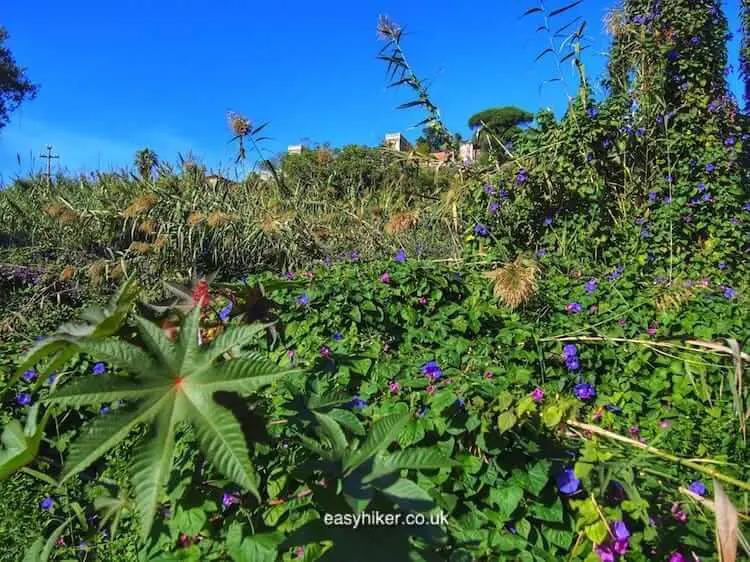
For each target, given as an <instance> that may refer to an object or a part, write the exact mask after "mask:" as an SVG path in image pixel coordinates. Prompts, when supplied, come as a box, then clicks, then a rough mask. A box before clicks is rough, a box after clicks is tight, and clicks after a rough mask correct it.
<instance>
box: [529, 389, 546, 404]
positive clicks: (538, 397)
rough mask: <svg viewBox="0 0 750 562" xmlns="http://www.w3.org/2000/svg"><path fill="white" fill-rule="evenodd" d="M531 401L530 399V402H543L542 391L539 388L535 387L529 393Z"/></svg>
mask: <svg viewBox="0 0 750 562" xmlns="http://www.w3.org/2000/svg"><path fill="white" fill-rule="evenodd" d="M531 399H532V400H533V401H534V402H541V401H542V400H544V390H543V389H541V388H539V387H536V388H535V389H534V390H533V391H532V392H531Z"/></svg>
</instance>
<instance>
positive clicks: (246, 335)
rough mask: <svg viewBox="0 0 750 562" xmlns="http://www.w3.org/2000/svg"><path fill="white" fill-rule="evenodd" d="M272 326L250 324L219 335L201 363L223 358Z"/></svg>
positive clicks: (204, 353) (204, 354)
mask: <svg viewBox="0 0 750 562" xmlns="http://www.w3.org/2000/svg"><path fill="white" fill-rule="evenodd" d="M270 325H271V324H250V325H246V326H240V327H233V328H230V329H229V330H227V331H226V332H224V333H223V334H221V335H219V336H218V337H217V338H216V339H215V340H214V341H213V343H212V344H211V346H210V347H209V348H208V349H207V350H206V351H205V352H203V354H202V355H201V363H211V362H213V361H214V360H216V359H218V358H220V357H223V355H224V354H225V353H229V352H230V351H232V350H233V349H235V348H240V347H242V346H243V345H245V344H247V343H249V342H251V341H252V340H253V339H254V338H255V336H256V335H258V334H259V333H260V332H263V331H264V330H265V329H266V328H268V327H269V326H270Z"/></svg>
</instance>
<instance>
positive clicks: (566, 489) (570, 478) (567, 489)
mask: <svg viewBox="0 0 750 562" xmlns="http://www.w3.org/2000/svg"><path fill="white" fill-rule="evenodd" d="M556 480H557V489H558V490H560V491H561V492H562V493H563V494H566V495H570V494H575V493H576V492H577V491H578V490H579V489H580V487H581V481H580V480H579V479H578V478H576V473H575V471H574V470H573V469H572V468H566V469H565V470H563V471H562V472H561V473H560V474H558V475H557V478H556Z"/></svg>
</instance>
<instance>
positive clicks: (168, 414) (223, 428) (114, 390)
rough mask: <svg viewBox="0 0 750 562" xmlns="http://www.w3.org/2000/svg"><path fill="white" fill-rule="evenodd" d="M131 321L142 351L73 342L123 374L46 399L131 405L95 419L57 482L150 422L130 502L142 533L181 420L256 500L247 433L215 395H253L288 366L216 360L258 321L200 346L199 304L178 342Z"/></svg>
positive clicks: (120, 344)
mask: <svg viewBox="0 0 750 562" xmlns="http://www.w3.org/2000/svg"><path fill="white" fill-rule="evenodd" d="M135 323H136V325H137V328H138V332H139V334H140V337H141V340H142V341H143V344H144V347H143V348H141V347H137V346H136V345H134V344H132V343H128V342H126V341H123V340H120V339H116V338H108V339H106V340H90V339H86V340H78V341H76V342H75V345H76V347H77V348H78V350H79V351H80V352H81V353H86V354H87V355H89V356H91V357H93V358H95V359H96V360H99V361H105V362H107V363H109V364H110V365H112V366H113V367H117V368H120V369H122V370H124V371H125V372H127V373H128V375H127V376H124V375H118V374H109V375H104V376H100V377H89V378H85V379H79V380H75V381H72V382H71V383H70V384H69V385H67V386H64V387H63V388H62V389H60V390H59V391H56V392H53V393H52V394H51V395H50V396H49V398H47V400H46V402H48V403H51V404H55V405H61V406H70V407H80V406H85V405H100V404H103V403H109V402H114V401H117V400H127V401H128V402H129V403H131V404H132V406H130V407H125V408H122V409H119V410H117V411H116V412H113V413H110V414H108V415H107V416H102V417H100V418H98V419H96V420H95V421H94V422H93V423H91V425H90V426H89V428H88V431H87V433H85V434H84V435H83V436H82V437H80V438H79V439H78V440H77V441H75V442H74V443H73V444H72V445H71V449H70V454H69V455H68V458H67V461H66V463H65V465H64V468H63V472H62V474H61V477H60V482H61V483H64V482H66V481H67V480H69V479H70V478H71V477H73V476H74V475H76V474H78V473H79V472H81V471H82V470H85V469H86V468H87V467H89V466H90V465H91V464H92V463H93V462H94V461H96V460H97V459H99V458H100V457H101V456H102V455H104V454H105V453H106V452H107V451H109V450H110V449H112V448H113V447H115V446H116V445H118V444H119V443H121V442H122V441H123V439H125V438H126V437H127V436H128V435H129V434H130V433H131V432H132V431H133V430H134V429H135V428H137V427H139V426H142V425H148V426H149V428H150V432H149V434H148V437H147V439H146V440H145V441H144V442H143V443H142V444H140V445H139V446H138V448H137V450H136V453H135V457H134V461H133V464H132V480H133V488H134V492H135V502H136V506H137V509H138V513H139V519H140V528H141V535H142V537H143V538H145V537H146V536H148V534H149V532H150V530H151V526H152V524H153V520H154V514H155V512H156V508H157V506H158V504H159V502H160V501H161V498H162V493H163V490H164V486H165V484H166V482H167V479H168V476H169V473H170V471H171V469H172V463H173V456H174V449H175V440H176V434H177V427H178V426H179V425H181V424H182V423H183V422H188V423H190V424H191V425H192V426H193V427H194V429H195V431H196V435H197V437H198V443H199V446H200V448H201V450H202V451H203V453H204V454H205V456H206V458H207V459H208V460H209V462H211V463H212V465H213V466H214V467H215V468H216V470H218V471H219V472H220V473H222V474H223V475H224V476H226V477H227V478H229V479H230V480H232V481H233V482H235V483H236V484H237V485H238V486H240V487H241V488H242V489H244V490H246V491H248V492H251V493H253V494H254V495H255V496H256V497H259V493H258V484H257V482H258V478H257V475H256V472H255V470H254V468H253V466H252V464H251V462H250V458H249V453H248V448H247V445H246V442H245V435H244V434H243V432H242V429H241V428H240V424H239V423H238V421H237V420H236V419H235V417H234V416H233V415H232V413H231V412H230V411H229V410H227V409H225V408H223V407H221V406H219V405H218V404H217V403H216V402H215V401H214V399H213V395H214V394H215V393H216V392H236V393H241V394H246V393H250V392H253V391H255V390H257V389H258V388H260V387H262V386H266V385H268V384H271V383H272V382H274V381H276V380H277V379H279V378H281V377H284V376H286V375H287V374H289V373H290V372H292V371H289V370H282V369H280V368H279V367H278V366H277V365H276V364H275V363H273V362H272V361H270V360H268V359H266V358H265V357H263V356H261V355H257V354H253V353H243V355H242V357H241V358H238V359H230V360H222V361H219V359H223V358H224V357H225V355H226V354H227V353H229V352H230V351H232V350H237V349H239V348H241V347H242V346H243V345H245V344H247V343H248V342H250V341H251V340H252V339H253V338H254V337H255V336H256V334H257V333H258V332H260V331H262V330H263V328H264V326H263V325H261V324H255V325H248V326H242V327H239V328H234V329H232V330H229V331H227V332H225V333H224V334H222V335H220V336H219V337H217V338H216V340H215V341H214V342H213V344H212V345H211V346H210V347H208V348H207V349H204V348H202V347H201V346H200V345H199V344H198V332H199V328H200V308H199V307H197V306H196V307H195V308H194V309H193V311H192V312H191V313H190V314H189V315H188V316H187V317H186V318H185V320H184V321H183V324H182V326H181V329H180V334H179V336H178V337H177V341H176V342H172V341H170V340H169V339H168V338H167V337H166V335H165V334H164V332H163V331H162V330H161V328H159V327H158V326H157V325H156V324H154V323H152V322H150V321H149V320H146V319H144V318H141V317H136V318H135Z"/></svg>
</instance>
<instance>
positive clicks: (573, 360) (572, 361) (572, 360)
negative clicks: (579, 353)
mask: <svg viewBox="0 0 750 562" xmlns="http://www.w3.org/2000/svg"><path fill="white" fill-rule="evenodd" d="M565 366H566V367H567V368H568V370H570V371H577V370H578V369H580V368H581V362H580V361H579V360H578V357H576V356H575V355H574V356H573V357H568V358H567V359H566V360H565Z"/></svg>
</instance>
